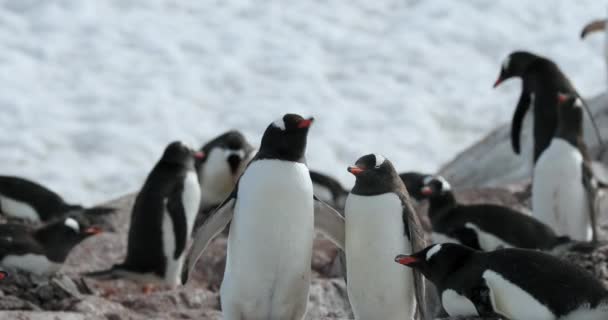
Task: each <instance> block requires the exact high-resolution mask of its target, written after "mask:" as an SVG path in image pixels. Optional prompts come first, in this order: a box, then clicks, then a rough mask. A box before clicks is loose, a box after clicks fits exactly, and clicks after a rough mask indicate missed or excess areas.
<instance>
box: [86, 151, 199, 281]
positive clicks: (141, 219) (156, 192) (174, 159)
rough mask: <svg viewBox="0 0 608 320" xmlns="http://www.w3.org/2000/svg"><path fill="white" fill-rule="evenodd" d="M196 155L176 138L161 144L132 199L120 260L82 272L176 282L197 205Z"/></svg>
mask: <svg viewBox="0 0 608 320" xmlns="http://www.w3.org/2000/svg"><path fill="white" fill-rule="evenodd" d="M201 157H202V154H201V153H200V152H194V151H193V150H192V149H190V148H189V147H188V146H186V145H185V144H183V143H181V142H179V141H176V142H173V143H171V144H169V145H168V146H167V147H166V149H165V151H164V153H163V155H162V157H161V159H160V160H159V162H158V163H157V164H156V165H155V166H154V168H153V169H152V171H151V172H150V174H149V175H148V178H147V179H146V182H145V183H144V185H143V187H142V189H141V191H140V192H139V194H138V195H137V197H136V199H135V204H134V206H133V210H132V213H131V224H130V227H129V236H128V246H127V256H126V258H125V260H124V262H123V263H121V264H118V265H114V266H113V267H112V268H111V269H109V270H103V271H97V272H91V273H88V274H86V276H89V277H94V278H99V279H102V280H103V279H115V278H122V277H124V278H130V279H133V280H136V281H144V282H149V283H157V282H163V283H166V284H168V285H170V286H172V287H175V286H177V285H180V284H182V283H181V270H182V266H183V262H184V256H185V251H186V244H187V241H188V239H190V234H191V232H192V228H193V225H194V219H195V218H196V215H197V213H198V209H199V206H200V187H199V182H198V178H197V175H196V171H195V168H194V162H195V158H201Z"/></svg>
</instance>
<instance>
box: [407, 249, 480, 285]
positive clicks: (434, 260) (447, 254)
mask: <svg viewBox="0 0 608 320" xmlns="http://www.w3.org/2000/svg"><path fill="white" fill-rule="evenodd" d="M473 253H475V251H474V250H473V249H471V248H469V247H466V246H462V245H459V244H455V243H441V244H434V245H431V246H428V247H426V248H425V249H423V250H422V251H419V252H416V253H414V254H411V255H404V254H400V255H398V256H396V257H395V262H397V263H399V264H402V265H404V266H407V267H410V268H413V269H416V270H418V271H420V272H421V273H422V274H423V275H424V276H425V277H426V278H428V279H429V280H431V281H432V282H433V283H439V282H441V281H442V280H444V279H445V278H446V277H447V276H449V275H450V274H451V273H452V272H453V271H455V270H456V269H457V268H459V267H460V266H462V264H463V262H464V261H465V260H467V259H469V258H470V257H471V255H472V254H473Z"/></svg>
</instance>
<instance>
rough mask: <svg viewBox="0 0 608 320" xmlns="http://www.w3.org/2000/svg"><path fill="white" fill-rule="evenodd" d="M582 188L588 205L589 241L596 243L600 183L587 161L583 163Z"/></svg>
mask: <svg viewBox="0 0 608 320" xmlns="http://www.w3.org/2000/svg"><path fill="white" fill-rule="evenodd" d="M582 167H583V168H582V171H583V181H582V182H583V186H584V188H585V190H586V191H587V197H588V198H587V202H588V205H589V222H590V223H591V239H592V240H591V241H592V242H597V215H596V211H597V206H596V205H597V197H598V192H599V187H600V183H599V182H598V180H597V179H596V178H595V176H594V175H593V169H592V168H591V166H590V165H589V163H588V162H587V161H583V164H582Z"/></svg>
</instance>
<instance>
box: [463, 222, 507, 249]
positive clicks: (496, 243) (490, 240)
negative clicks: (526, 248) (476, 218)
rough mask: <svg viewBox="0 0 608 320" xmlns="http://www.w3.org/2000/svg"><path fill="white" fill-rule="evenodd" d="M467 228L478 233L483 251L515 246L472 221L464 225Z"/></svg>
mask: <svg viewBox="0 0 608 320" xmlns="http://www.w3.org/2000/svg"><path fill="white" fill-rule="evenodd" d="M464 226H465V227H466V228H468V229H471V230H473V231H474V232H475V234H476V235H477V240H478V241H479V247H480V248H481V250H483V251H494V250H496V249H500V248H512V247H513V246H512V245H511V244H509V243H507V242H505V241H503V240H502V239H500V238H498V237H497V236H495V235H493V234H491V233H489V232H485V231H483V230H481V228H479V227H478V226H477V225H475V224H474V223H471V222H467V223H465V225H464Z"/></svg>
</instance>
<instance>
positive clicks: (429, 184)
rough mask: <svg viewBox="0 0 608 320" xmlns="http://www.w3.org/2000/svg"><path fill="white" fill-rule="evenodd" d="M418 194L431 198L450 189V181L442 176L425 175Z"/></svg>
mask: <svg viewBox="0 0 608 320" xmlns="http://www.w3.org/2000/svg"><path fill="white" fill-rule="evenodd" d="M423 183H424V185H423V187H422V188H421V189H420V194H421V195H422V196H423V197H425V198H433V197H437V196H441V195H444V194H446V193H448V192H451V191H452V187H451V186H450V183H449V182H448V181H447V180H446V179H445V178H444V177H442V176H427V177H425V178H424V180H423Z"/></svg>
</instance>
